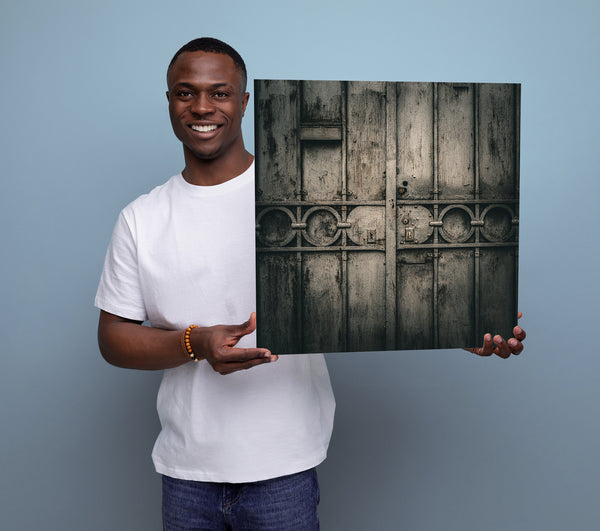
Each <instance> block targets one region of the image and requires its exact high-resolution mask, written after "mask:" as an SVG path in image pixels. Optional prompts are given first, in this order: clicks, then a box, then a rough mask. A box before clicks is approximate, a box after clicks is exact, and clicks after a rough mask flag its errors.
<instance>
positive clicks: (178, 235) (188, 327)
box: [95, 38, 335, 530]
mask: <svg viewBox="0 0 600 531" xmlns="http://www.w3.org/2000/svg"><path fill="white" fill-rule="evenodd" d="M167 85H168V92H167V98H168V101H169V114H170V118H171V124H172V126H173V131H174V133H175V135H176V136H177V138H178V139H179V140H180V141H181V143H182V144H183V153H184V159H185V167H184V169H183V171H182V172H181V173H180V174H178V175H175V176H174V177H172V178H171V179H169V180H168V181H167V182H166V183H165V184H164V185H162V186H159V187H157V188H155V189H154V190H152V191H151V192H150V193H148V194H146V195H143V196H141V197H139V198H138V199H136V200H135V201H133V202H132V203H131V204H129V205H128V206H127V207H125V209H123V211H122V212H121V214H120V216H119V219H118V221H117V224H116V226H115V229H114V232H113V236H112V239H111V243H110V246H109V249H108V252H107V256H106V260H105V265H104V269H103V273H102V278H101V280H100V285H99V287H98V292H97V295H96V300H95V304H96V306H98V307H99V308H100V309H101V312H100V320H99V327H98V342H99V346H100V350H101V352H102V354H103V356H104V357H105V359H106V360H107V361H108V362H110V363H112V364H114V365H117V366H119V367H127V368H134V369H165V371H164V376H163V380H162V382H161V386H160V390H159V394H158V413H159V417H160V421H161V426H162V429H161V432H160V434H159V436H158V439H157V441H156V444H155V447H154V451H153V455H152V457H153V461H154V465H155V468H156V470H157V472H159V473H160V474H162V476H163V524H164V528H165V529H169V530H171V529H173V530H174V529H210V530H218V529H288V530H293V529H298V530H309V529H318V526H319V524H318V517H317V504H318V501H319V490H318V483H317V479H316V472H315V469H314V467H315V466H316V465H317V464H319V463H320V462H321V461H323V459H325V455H326V452H327V447H328V444H329V439H330V436H331V430H332V424H333V414H334V408H335V403H334V399H333V394H332V391H331V385H330V382H329V375H328V373H327V368H326V365H325V360H324V358H323V356H322V355H303V356H302V355H298V356H285V357H282V358H280V359H278V357H277V356H276V355H274V354H271V353H270V352H269V350H267V349H266V348H256V345H255V341H256V340H255V332H254V330H255V323H256V317H255V314H254V310H255V270H254V157H253V156H252V155H251V154H250V153H249V152H248V151H247V150H246V149H245V147H244V141H243V137H242V131H241V122H242V117H243V116H244V111H245V109H246V106H247V104H248V99H249V94H248V93H247V92H246V90H245V87H246V67H245V65H244V62H243V60H242V58H241V57H240V56H239V54H238V53H237V52H236V51H235V50H234V49H233V48H231V47H230V46H228V45H227V44H225V43H223V42H221V41H218V40H216V39H208V38H203V39H196V40H194V41H191V42H190V43H188V44H187V45H185V46H184V47H183V48H181V49H180V50H179V51H178V52H177V53H176V54H175V56H174V57H173V60H172V61H171V64H170V65H169V68H168V72H167ZM144 321H149V324H150V326H141V324H142V322H144ZM239 323H243V324H239ZM275 361H276V363H273V362H275ZM242 369H251V370H242Z"/></svg>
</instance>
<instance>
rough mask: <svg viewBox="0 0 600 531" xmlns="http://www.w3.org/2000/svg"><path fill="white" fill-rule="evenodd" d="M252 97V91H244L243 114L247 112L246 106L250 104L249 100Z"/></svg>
mask: <svg viewBox="0 0 600 531" xmlns="http://www.w3.org/2000/svg"><path fill="white" fill-rule="evenodd" d="M249 99H250V93H249V92H244V93H243V94H242V116H244V114H245V113H246V107H247V106H248V100H249Z"/></svg>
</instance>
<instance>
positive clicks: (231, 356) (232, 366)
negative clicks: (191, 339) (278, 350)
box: [209, 347, 278, 375]
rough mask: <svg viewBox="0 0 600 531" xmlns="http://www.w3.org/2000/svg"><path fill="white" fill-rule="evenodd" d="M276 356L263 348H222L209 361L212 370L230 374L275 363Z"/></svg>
mask: <svg viewBox="0 0 600 531" xmlns="http://www.w3.org/2000/svg"><path fill="white" fill-rule="evenodd" d="M277 359H278V356H276V355H273V354H271V352H270V351H269V350H267V349H264V348H228V347H223V348H222V349H219V352H218V353H217V354H216V355H215V356H214V357H213V358H212V359H211V360H209V363H210V364H211V366H212V368H213V369H214V370H215V371H216V372H218V373H219V374H223V375H225V374H231V373H232V372H236V371H239V370H246V369H250V368H252V367H256V366H257V365H262V364H263V363H271V362H273V361H277Z"/></svg>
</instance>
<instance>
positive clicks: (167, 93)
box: [165, 90, 171, 101]
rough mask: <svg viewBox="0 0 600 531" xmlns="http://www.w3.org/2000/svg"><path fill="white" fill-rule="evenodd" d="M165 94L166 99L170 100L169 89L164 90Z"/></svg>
mask: <svg viewBox="0 0 600 531" xmlns="http://www.w3.org/2000/svg"><path fill="white" fill-rule="evenodd" d="M165 94H166V95H167V101H171V100H170V95H169V91H168V90H167V92H165Z"/></svg>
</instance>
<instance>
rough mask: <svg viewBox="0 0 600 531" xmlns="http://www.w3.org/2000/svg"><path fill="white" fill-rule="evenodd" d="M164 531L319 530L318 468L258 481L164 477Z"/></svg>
mask: <svg viewBox="0 0 600 531" xmlns="http://www.w3.org/2000/svg"><path fill="white" fill-rule="evenodd" d="M162 484H163V501H162V511H163V529H164V530H165V531H176V530H184V529H187V530H192V529H193V530H197V531H200V530H207V531H221V530H222V531H226V530H231V531H237V530H244V531H250V530H252V531H259V530H260V531H292V530H297V531H314V530H318V529H319V517H318V515H317V505H318V503H319V483H318V481H317V471H316V470H315V469H314V468H311V469H310V470H306V471H304V472H299V473H297V474H292V475H290V476H283V477H280V478H274V479H268V480H266V481H257V482H255V483H207V482H203V481H188V480H183V479H175V478H172V477H169V476H163V477H162Z"/></svg>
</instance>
